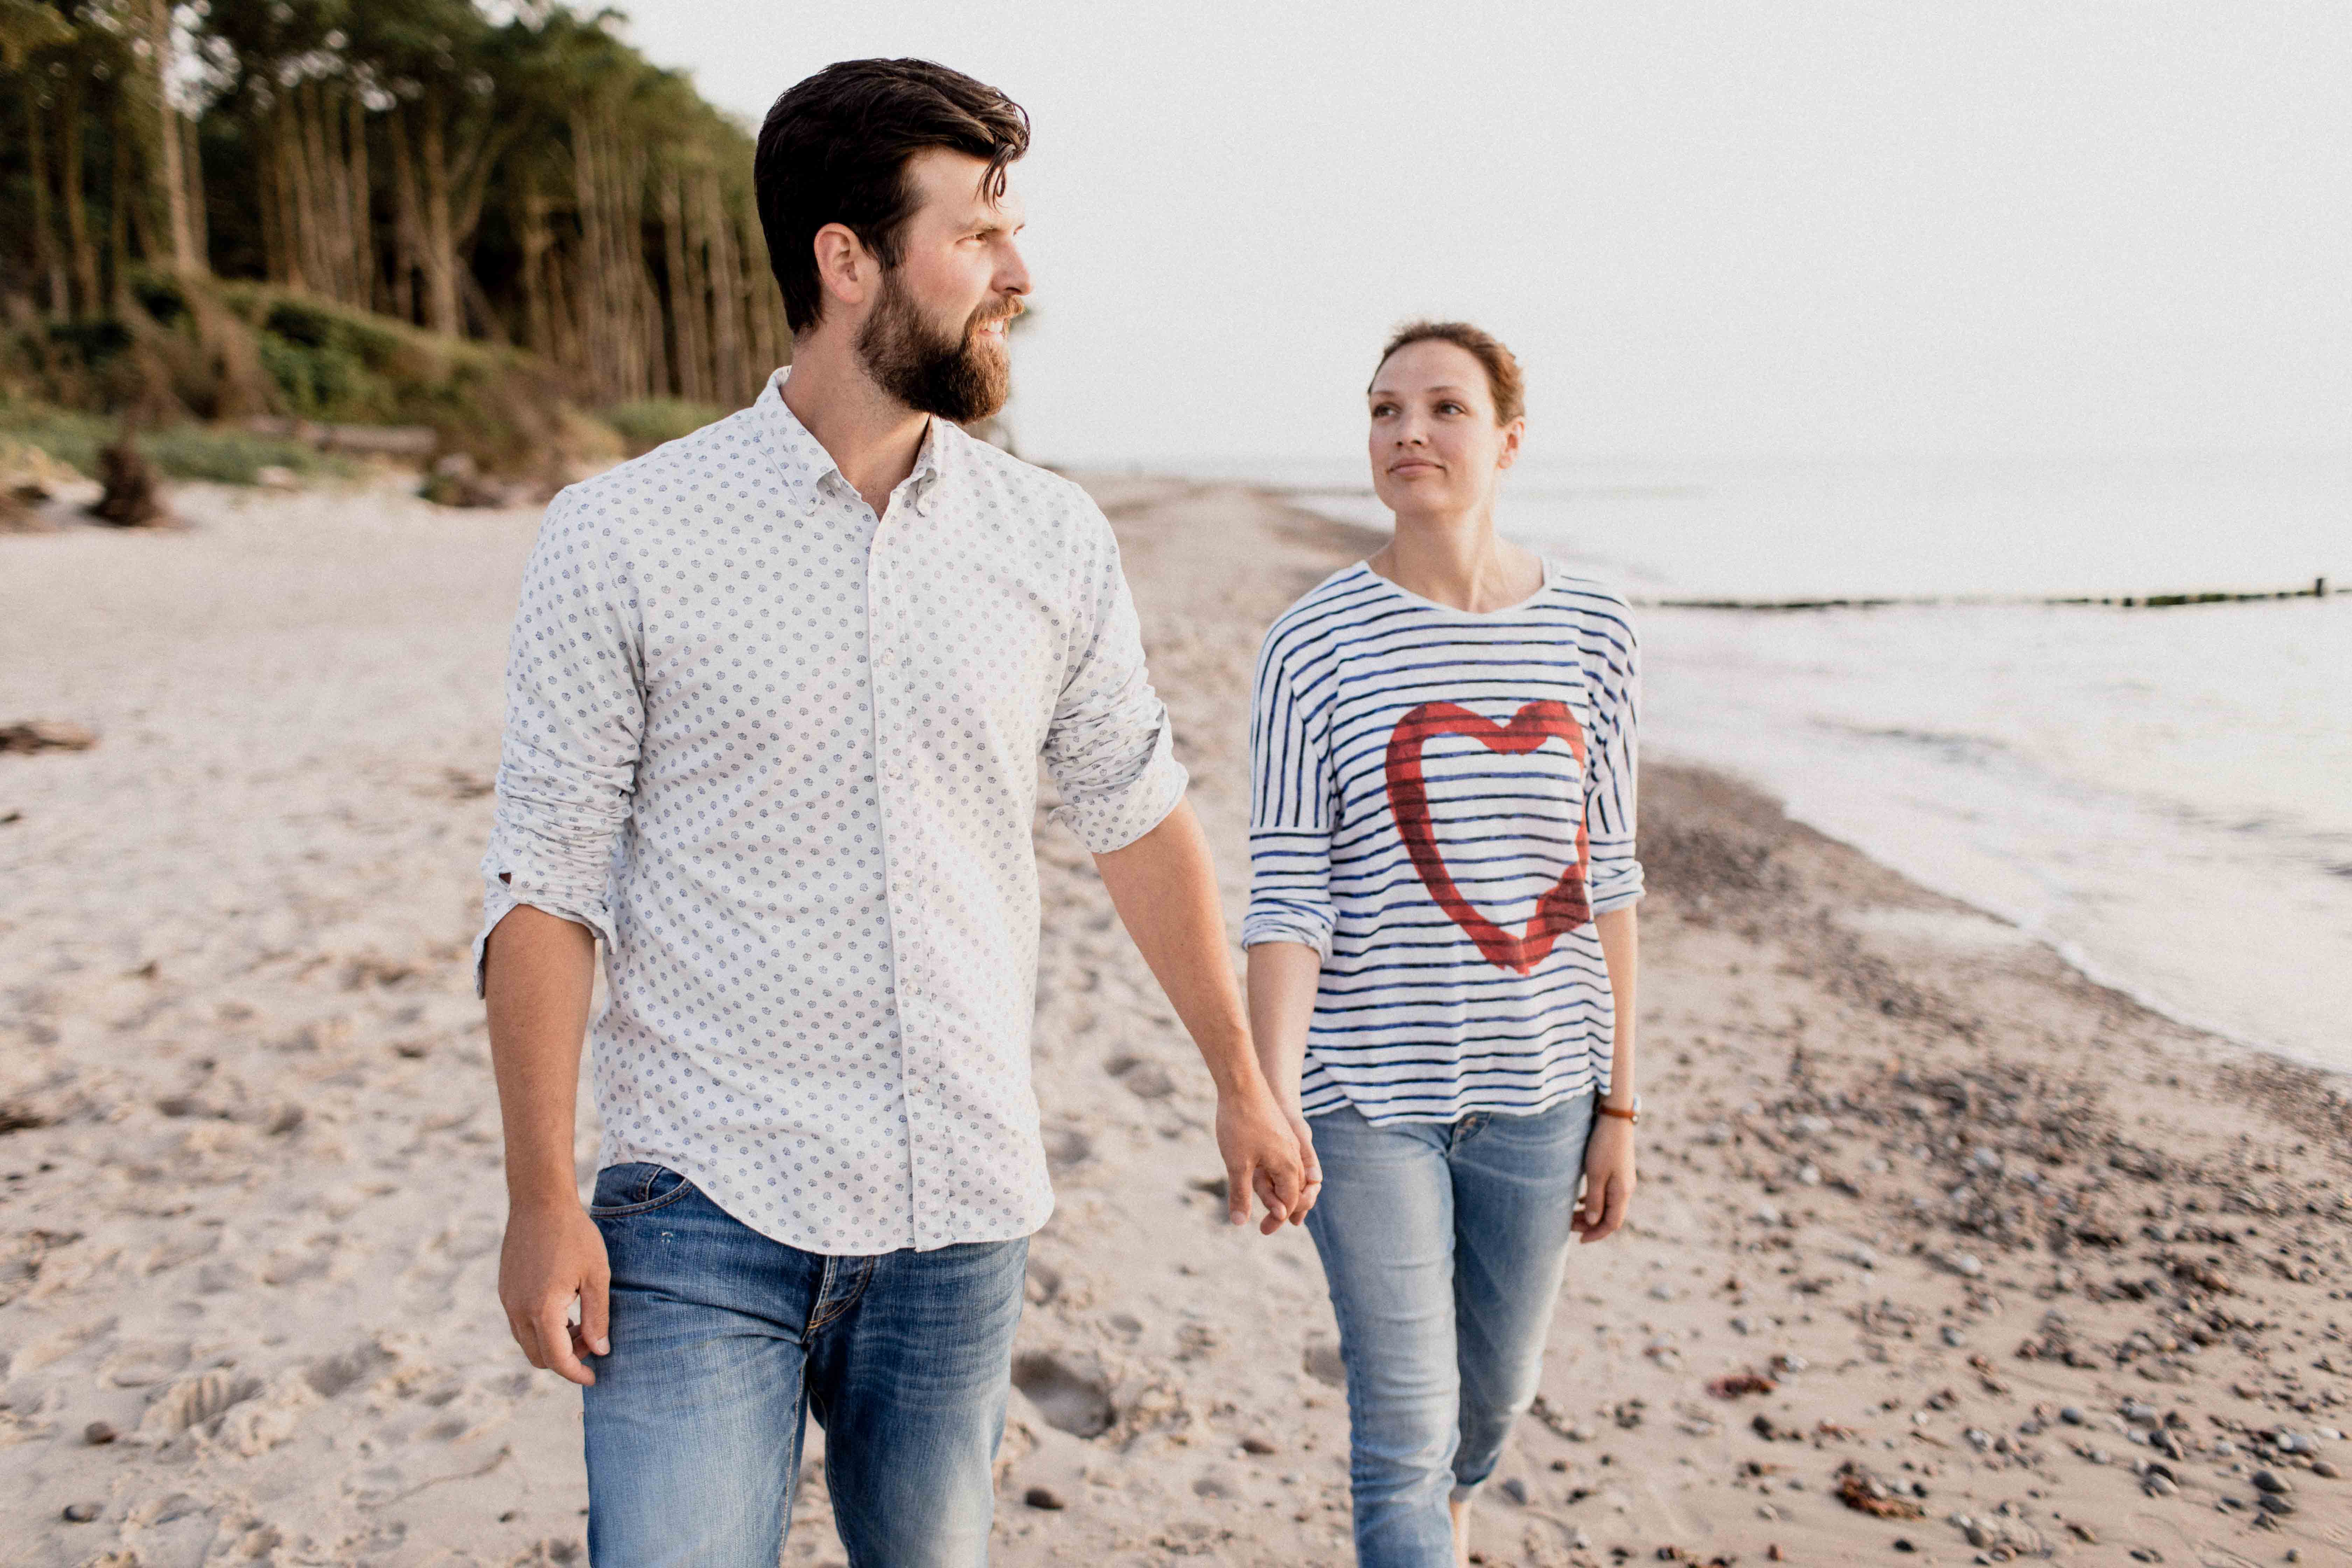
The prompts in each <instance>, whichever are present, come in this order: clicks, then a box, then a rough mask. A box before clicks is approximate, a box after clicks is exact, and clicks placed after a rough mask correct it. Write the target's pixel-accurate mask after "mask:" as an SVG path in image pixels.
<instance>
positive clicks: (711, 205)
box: [702, 169, 751, 407]
mask: <svg viewBox="0 0 2352 1568" xmlns="http://www.w3.org/2000/svg"><path fill="white" fill-rule="evenodd" d="M702 210H703V213H704V219H703V222H704V226H705V227H707V228H708V229H709V231H710V248H709V261H708V262H707V263H705V265H706V266H708V267H709V271H710V324H711V331H710V339H711V342H710V348H711V361H712V366H711V377H712V379H713V380H714V381H716V382H717V383H718V387H719V400H721V401H723V402H725V403H726V404H727V405H729V406H730V407H736V406H740V405H741V404H742V403H743V402H745V401H746V398H745V395H744V391H743V384H744V383H745V382H746V381H748V380H749V379H750V378H751V372H750V371H749V369H748V368H747V367H746V365H745V363H744V360H743V260H742V257H741V255H740V253H739V252H738V251H737V249H736V248H735V225H734V221H733V220H732V219H731V218H730V217H729V216H728V215H727V203H726V199H725V197H724V195H722V194H721V192H720V191H719V174H718V171H716V170H710V169H706V170H704V171H703V175H702Z"/></svg>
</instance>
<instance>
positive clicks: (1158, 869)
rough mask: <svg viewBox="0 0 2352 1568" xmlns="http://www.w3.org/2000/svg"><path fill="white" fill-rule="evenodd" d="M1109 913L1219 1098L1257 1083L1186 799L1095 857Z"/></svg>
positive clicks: (1209, 869)
mask: <svg viewBox="0 0 2352 1568" xmlns="http://www.w3.org/2000/svg"><path fill="white" fill-rule="evenodd" d="M1095 868H1096V869H1097V870H1098V871H1100V872H1101V873H1102V879H1103V886H1104V887H1105V888H1106V889H1108V890H1109V893H1110V901H1111V905H1112V907H1113V908H1115V909H1117V910H1118V918H1119V920H1120V921H1122V922H1124V923H1125V925H1126V926H1127V932H1128V935H1129V937H1131V938H1132V939H1133V940H1134V942H1135V945H1136V948H1137V949H1138V950H1139V952H1141V953H1142V954H1143V961H1144V963H1148V964H1150V966H1151V973H1152V977H1153V978H1154V979H1156V980H1158V981H1159V982H1160V989H1161V990H1162V991H1164V992H1166V993H1167V994H1168V1000H1169V1002H1170V1004H1171V1005H1173V1006H1174V1007H1175V1009H1176V1016H1177V1017H1179V1018H1180V1019H1181V1020H1183V1024H1184V1027H1185V1029H1186V1030H1187V1031H1188V1032H1190V1033H1191V1035H1192V1040H1193V1043H1194V1044H1196V1045H1197V1046H1199V1047H1200V1048H1201V1057H1202V1060H1203V1061H1205V1062H1207V1063H1208V1067H1209V1076H1210V1077H1211V1078H1213V1079H1215V1080H1216V1085H1217V1092H1218V1093H1219V1094H1221V1095H1224V1094H1232V1093H1235V1092H1241V1093H1249V1092H1251V1091H1253V1090H1255V1089H1262V1088H1264V1086H1265V1075H1264V1073H1263V1072H1262V1071H1261V1070H1260V1068H1259V1067H1258V1061H1257V1057H1256V1055H1255V1053H1254V1052H1253V1051H1252V1050H1251V1048H1250V1031H1249V1021H1248V1017H1247V1015H1246V1014H1244V1011H1243V1009H1242V999H1241V988H1240V987H1239V986H1238V985H1237V984H1235V983H1234V966H1233V960H1232V957H1231V956H1230V954H1229V953H1228V952H1227V950H1226V946H1225V917H1224V911H1223V910H1222V909H1220V908H1219V907H1218V903H1217V877H1216V869H1215V867H1214V866H1213V863H1212V862H1211V860H1210V858H1209V841H1208V837H1207V836H1206V835H1205V834H1203V833H1202V831H1201V823H1200V819H1199V818H1198V817H1196V816H1193V815H1192V805H1191V803H1189V802H1180V803H1179V804H1178V805H1177V807H1176V809H1175V810H1174V811H1172V812H1170V813H1169V814H1168V816H1167V819H1166V820H1165V821H1163V822H1161V823H1160V826H1157V827H1155V828H1153V829H1152V830H1151V831H1150V832H1149V833H1147V834H1145V835H1144V836H1143V837H1140V838H1139V839H1137V840H1136V841H1135V842H1134V843H1132V844H1129V845H1128V846H1126V847H1124V848H1119V849H1114V850H1111V851H1110V852H1109V853H1108V854H1104V855H1097V856H1096V857H1095Z"/></svg>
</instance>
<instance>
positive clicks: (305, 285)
mask: <svg viewBox="0 0 2352 1568" xmlns="http://www.w3.org/2000/svg"><path fill="white" fill-rule="evenodd" d="M289 96H290V95H289ZM293 113H294V110H293V108H292V106H291V104H290V103H289V100H288V98H287V97H281V98H279V99H278V101H277V102H275V103H273V104H271V105H270V106H269V152H268V165H269V174H270V181H269V183H270V184H271V186H272V187H273V192H274V194H275V195H276V196H277V198H278V200H277V203H276V205H277V208H278V261H279V265H280V267H281V268H282V270H281V271H280V272H279V274H278V281H279V282H280V283H282V284H284V285H285V286H286V287H287V288H289V289H301V290H305V291H307V290H308V289H310V279H311V276H312V268H311V267H310V255H309V248H310V247H309V243H308V236H309V233H310V225H309V224H308V223H307V222H305V221H304V218H305V216H306V215H305V213H304V211H303V208H304V206H305V205H307V203H306V201H305V199H304V198H305V193H304V191H303V189H302V185H303V180H302V169H301V162H302V161H301V157H300V154H299V152H298V151H297V150H296V145H295V144H296V141H297V138H296V136H295V133H294V129H293Z"/></svg>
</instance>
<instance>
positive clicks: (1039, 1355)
mask: <svg viewBox="0 0 2352 1568" xmlns="http://www.w3.org/2000/svg"><path fill="white" fill-rule="evenodd" d="M1013 1386H1014V1387H1015V1388H1018V1389H1019V1390H1020V1391H1021V1392H1022V1393H1023V1394H1025V1395H1027V1396H1028V1399H1029V1403H1030V1404H1032V1405H1035V1406H1036V1407H1037V1414H1038V1415H1042V1416H1044V1417H1045V1423H1046V1425H1047V1426H1053V1427H1055V1428H1056V1429H1058V1430H1060V1431H1064V1432H1067V1433H1069V1434H1070V1435H1071V1436H1075V1437H1097V1436H1101V1435H1102V1434H1103V1433H1105V1432H1107V1431H1108V1430H1110V1424H1111V1421H1112V1420H1113V1418H1114V1417H1115V1416H1116V1415H1117V1414H1118V1412H1117V1411H1116V1410H1114V1409H1113V1408H1112V1405H1111V1402H1110V1379H1109V1378H1108V1377H1107V1376H1105V1375H1104V1373H1103V1369H1102V1363H1100V1362H1097V1360H1095V1358H1094V1357H1092V1356H1087V1355H1074V1356H1064V1355H1057V1354H1055V1353H1054V1352H1050V1351H1033V1352H1030V1353H1028V1354H1027V1355H1024V1356H1021V1357H1019V1358H1018V1359H1016V1360H1015V1361H1014V1362H1013Z"/></svg>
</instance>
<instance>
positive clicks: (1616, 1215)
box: [1569, 1116, 1633, 1242]
mask: <svg viewBox="0 0 2352 1568" xmlns="http://www.w3.org/2000/svg"><path fill="white" fill-rule="evenodd" d="M1594 1120H1595V1121H1599V1122H1600V1125H1599V1126H1598V1127H1595V1128H1594V1129H1593V1130H1592V1136H1591V1139H1589V1140H1588V1141H1587V1142H1586V1143H1585V1145H1584V1196H1583V1198H1582V1199H1581V1200H1580V1202H1579V1203H1578V1204H1577V1205H1576V1215H1575V1217H1574V1218H1572V1219H1570V1221H1569V1228H1570V1229H1571V1230H1573V1231H1575V1232H1576V1238H1577V1240H1578V1241H1580V1242H1592V1241H1606V1240H1608V1239H1609V1237H1612V1236H1613V1235H1615V1234H1616V1231H1617V1227H1618V1226H1621V1225H1622V1224H1624V1223H1625V1210H1626V1208H1627V1207H1628V1206H1629V1205H1632V1203H1633V1123H1632V1122H1630V1121H1626V1120H1625V1119H1624V1118H1623V1117H1622V1116H1596V1117H1595V1118H1594Z"/></svg>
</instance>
